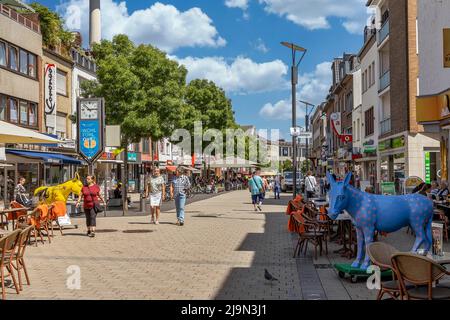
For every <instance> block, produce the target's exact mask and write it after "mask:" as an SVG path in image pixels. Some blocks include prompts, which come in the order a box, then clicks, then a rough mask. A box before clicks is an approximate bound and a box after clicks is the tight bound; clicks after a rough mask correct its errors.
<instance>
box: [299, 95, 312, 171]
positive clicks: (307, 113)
mask: <svg viewBox="0 0 450 320" xmlns="http://www.w3.org/2000/svg"><path fill="white" fill-rule="evenodd" d="M298 102H301V103H304V104H305V106H306V113H305V126H306V132H309V118H310V116H311V113H313V111H314V108H315V107H316V106H315V105H314V104H312V103H309V102H306V101H302V100H299V101H298ZM308 107H312V108H311V110H309V109H308ZM308 157H309V139H306V171H309V159H308Z"/></svg>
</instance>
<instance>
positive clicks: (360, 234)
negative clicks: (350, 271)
mask: <svg viewBox="0 0 450 320" xmlns="http://www.w3.org/2000/svg"><path fill="white" fill-rule="evenodd" d="M356 237H357V241H358V242H357V243H358V252H357V254H356V260H355V261H353V263H352V267H353V268H359V266H360V265H361V262H362V259H363V254H364V233H363V231H362V229H361V228H359V227H356Z"/></svg>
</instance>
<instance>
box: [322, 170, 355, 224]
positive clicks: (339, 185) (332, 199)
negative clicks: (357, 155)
mask: <svg viewBox="0 0 450 320" xmlns="http://www.w3.org/2000/svg"><path fill="white" fill-rule="evenodd" d="M351 178H352V173H351V172H349V173H348V174H347V176H346V177H345V179H344V181H339V182H337V181H336V180H334V178H333V176H332V175H331V174H329V173H327V179H328V182H329V183H330V187H331V188H330V192H329V204H330V207H329V209H328V216H329V217H330V218H331V219H333V220H334V219H336V218H337V216H338V215H339V214H340V213H342V211H343V210H344V209H345V208H346V207H347V203H348V201H349V199H348V198H349V196H348V193H346V192H345V191H346V190H345V189H346V188H347V186H348V185H349V184H350V180H351Z"/></svg>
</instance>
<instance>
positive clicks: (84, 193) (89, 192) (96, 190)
mask: <svg viewBox="0 0 450 320" xmlns="http://www.w3.org/2000/svg"><path fill="white" fill-rule="evenodd" d="M99 199H100V201H101V202H103V204H105V200H103V198H102V196H101V195H100V187H99V186H98V185H97V184H96V182H95V177H94V176H87V177H86V184H85V185H84V186H83V188H82V189H81V195H80V197H79V198H78V202H77V205H76V207H77V208H78V207H79V206H80V203H81V200H83V209H84V214H85V215H86V226H87V229H88V231H87V235H88V237H91V238H93V237H95V227H96V226H97V221H96V220H97V209H96V207H99V206H100V204H99V201H98V200H99Z"/></svg>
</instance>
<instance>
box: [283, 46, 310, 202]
mask: <svg viewBox="0 0 450 320" xmlns="http://www.w3.org/2000/svg"><path fill="white" fill-rule="evenodd" d="M281 44H282V45H283V46H285V47H287V48H289V49H291V52H292V66H291V84H292V127H293V128H296V127H297V112H296V111H297V98H296V94H297V92H296V90H297V88H296V87H297V83H298V66H299V65H300V62H302V60H303V58H304V57H305V54H306V49H305V48H302V47H300V46H297V45H296V44H293V43H289V42H281ZM297 51H299V52H302V55H301V57H300V60H299V61H298V62H297V59H296V53H297ZM292 149H293V154H292V158H293V159H292V160H293V167H294V177H293V181H292V182H293V189H294V198H295V197H296V196H297V137H296V136H295V135H293V136H292Z"/></svg>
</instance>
